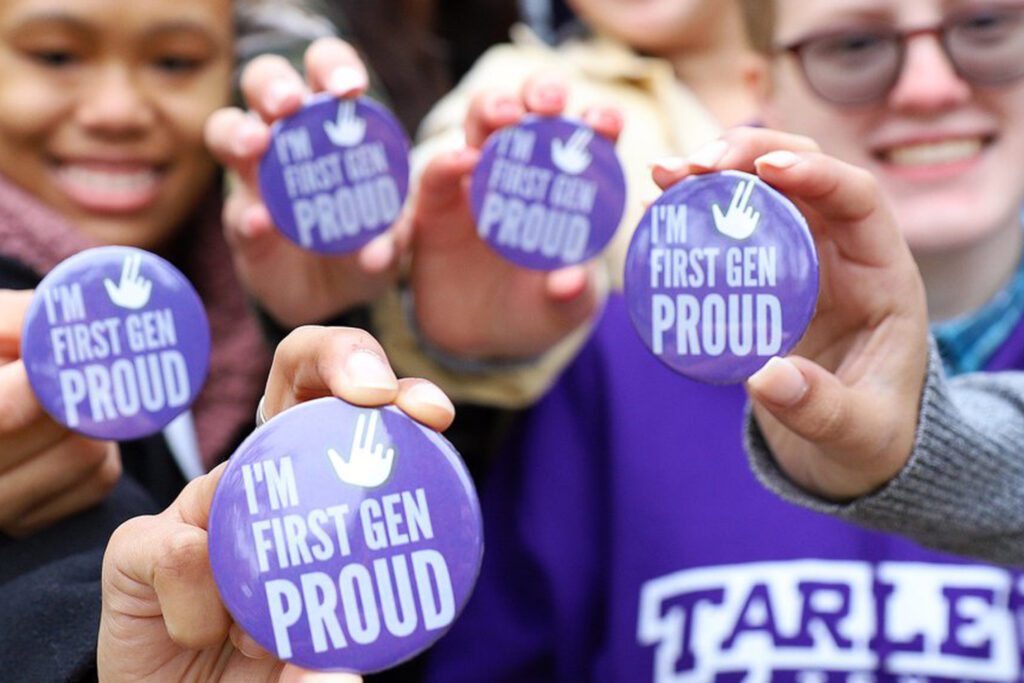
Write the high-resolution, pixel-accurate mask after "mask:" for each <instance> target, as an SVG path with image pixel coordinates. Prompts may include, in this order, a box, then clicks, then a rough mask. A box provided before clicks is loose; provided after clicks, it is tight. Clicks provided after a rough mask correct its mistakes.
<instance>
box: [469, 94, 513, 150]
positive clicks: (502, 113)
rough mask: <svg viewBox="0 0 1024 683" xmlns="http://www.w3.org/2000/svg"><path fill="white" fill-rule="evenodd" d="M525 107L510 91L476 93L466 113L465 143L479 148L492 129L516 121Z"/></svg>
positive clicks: (509, 124) (494, 129)
mask: <svg viewBox="0 0 1024 683" xmlns="http://www.w3.org/2000/svg"><path fill="white" fill-rule="evenodd" d="M525 113H526V107H525V105H524V104H523V102H522V101H521V100H520V99H519V98H518V97H516V96H515V95H513V94H511V93H506V92H495V91H488V92H483V93H479V94H478V95H476V96H475V97H474V98H473V99H472V101H471V102H470V104H469V111H468V113H467V114H466V123H465V130H466V145H468V146H469V147H472V148H475V149H479V148H481V147H483V146H484V143H485V142H486V141H487V138H488V137H490V135H491V133H493V132H494V131H496V130H498V129H500V128H504V127H505V126H511V125H513V124H515V123H518V122H519V120H520V119H521V118H523V114H525Z"/></svg>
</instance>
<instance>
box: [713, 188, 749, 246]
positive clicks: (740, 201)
mask: <svg viewBox="0 0 1024 683" xmlns="http://www.w3.org/2000/svg"><path fill="white" fill-rule="evenodd" d="M753 191H754V181H753V180H741V181H740V184H739V185H737V186H736V190H735V192H733V193H732V202H731V203H730V204H729V208H728V209H726V212H725V214H723V213H722V209H721V208H720V207H719V206H718V204H714V205H712V207H711V213H712V214H713V215H714V217H715V227H716V228H717V229H718V232H720V233H722V234H723V235H725V236H727V237H731V238H733V239H736V240H745V239H747V238H748V237H750V236H751V235H753V234H754V230H756V229H757V223H758V221H760V220H761V214H760V213H759V212H757V211H755V210H754V207H752V206H750V205H749V202H750V193H751V192H753Z"/></svg>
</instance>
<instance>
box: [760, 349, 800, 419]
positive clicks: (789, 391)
mask: <svg viewBox="0 0 1024 683" xmlns="http://www.w3.org/2000/svg"><path fill="white" fill-rule="evenodd" d="M747 384H748V386H749V387H750V389H751V390H752V391H753V392H754V393H755V394H756V395H757V397H758V398H759V399H761V400H763V401H767V402H769V403H774V404H775V405H779V406H783V407H786V408H788V407H791V406H794V405H796V404H797V403H799V402H800V400H801V399H802V398H803V397H804V395H805V394H806V393H807V389H808V388H809V387H808V386H807V380H806V379H805V378H804V375H803V373H802V372H800V369H799V368H798V367H797V366H796V365H795V364H794V363H793V361H791V360H789V359H787V358H779V357H778V356H775V357H774V358H771V359H769V361H768V362H767V363H765V364H764V367H762V368H761V369H760V370H758V371H757V372H756V373H754V374H753V375H752V376H751V377H750V379H748V380H747Z"/></svg>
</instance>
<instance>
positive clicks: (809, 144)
mask: <svg viewBox="0 0 1024 683" xmlns="http://www.w3.org/2000/svg"><path fill="white" fill-rule="evenodd" d="M780 149H784V150H789V151H791V152H818V151H820V148H819V147H818V143H816V142H815V141H814V140H812V139H811V138H808V137H804V136H802V135H794V134H792V133H783V132H780V131H776V130H770V129H767V128H747V127H744V128H733V129H732V130H730V131H728V132H726V133H725V134H724V135H722V137H721V138H719V139H718V140H715V141H714V142H710V143H708V144H707V145H705V146H704V147H702V148H700V149H698V150H697V151H696V152H694V153H693V154H691V155H690V156H688V157H685V158H681V157H669V158H666V159H661V160H659V161H657V162H655V163H654V164H653V165H652V173H651V175H652V177H653V178H654V182H655V183H657V184H658V186H659V187H661V188H662V189H667V188H668V187H670V186H671V185H674V184H676V183H677V182H679V181H680V180H683V179H684V178H686V177H688V176H690V175H693V174H695V173H707V172H711V171H724V170H727V169H732V170H738V171H747V172H748V173H753V172H754V160H755V159H757V158H758V157H760V156H763V155H765V154H767V153H768V152H773V151H776V150H780Z"/></svg>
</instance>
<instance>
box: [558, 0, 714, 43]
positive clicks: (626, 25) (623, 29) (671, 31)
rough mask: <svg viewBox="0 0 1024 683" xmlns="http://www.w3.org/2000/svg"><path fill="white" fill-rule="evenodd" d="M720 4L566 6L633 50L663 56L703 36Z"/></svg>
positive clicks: (614, 0) (654, 1)
mask: <svg viewBox="0 0 1024 683" xmlns="http://www.w3.org/2000/svg"><path fill="white" fill-rule="evenodd" d="M724 1H725V0H569V4H570V5H571V6H572V9H573V11H574V12H576V14H577V15H578V16H579V17H580V18H581V19H582V20H583V21H584V22H586V23H587V25H589V26H591V27H593V28H594V29H597V30H598V31H600V32H602V33H604V34H606V35H609V36H612V37H614V38H617V39H618V40H621V41H622V42H624V43H626V44H627V45H629V46H631V47H633V48H634V49H637V50H640V51H643V52H650V53H652V54H657V55H665V54H668V53H673V52H676V51H678V50H679V49H680V48H682V47H685V46H686V44H687V43H688V42H690V41H694V40H700V39H701V36H707V34H708V32H707V30H706V27H707V26H708V25H709V22H714V21H716V19H717V16H718V12H719V11H720V10H721V5H722V4H723V3H724ZM729 1H730V2H731V1H732V0H729ZM701 27H705V28H703V29H702V28H701Z"/></svg>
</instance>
